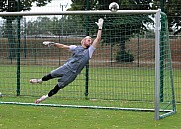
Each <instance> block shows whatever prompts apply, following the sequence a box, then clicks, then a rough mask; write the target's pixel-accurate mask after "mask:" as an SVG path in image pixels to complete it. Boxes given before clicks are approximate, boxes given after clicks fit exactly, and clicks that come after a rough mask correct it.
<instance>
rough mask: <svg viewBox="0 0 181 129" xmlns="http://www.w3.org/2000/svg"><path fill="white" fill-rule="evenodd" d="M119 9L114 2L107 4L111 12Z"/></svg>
mask: <svg viewBox="0 0 181 129" xmlns="http://www.w3.org/2000/svg"><path fill="white" fill-rule="evenodd" d="M118 9H119V4H118V3H116V2H112V3H110V4H109V10H111V12H117V11H118Z"/></svg>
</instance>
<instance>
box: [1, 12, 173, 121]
mask: <svg viewBox="0 0 181 129" xmlns="http://www.w3.org/2000/svg"><path fill="white" fill-rule="evenodd" d="M162 13H163V12H161V10H160V9H158V10H118V11H117V12H111V11H110V10H98V11H95V10H94V11H62V12H0V16H37V15H78V14H82V15H86V14H89V15H91V14H92V15H93V14H114V15H120V14H155V87H154V88H155V94H154V95H155V96H154V110H152V109H148V110H149V111H154V112H155V117H154V118H155V120H159V119H160V118H163V117H165V116H168V115H171V114H174V113H175V112H176V109H174V110H173V111H170V110H169V111H168V113H166V114H165V115H163V116H160V115H159V112H160V72H159V71H160V30H161V22H160V19H161V14H162ZM19 75H20V74H19ZM17 85H18V83H17ZM0 104H22V105H27V103H18V102H17V103H16V102H0ZM29 105H36V104H32V103H29ZM36 106H37V105H36ZM39 106H50V105H49V104H39ZM51 106H55V107H56V106H62V107H72V106H73V107H77V108H81V107H83V108H85V107H86V108H87V106H78V105H51ZM89 108H100V109H105V108H104V107H98V106H90V107H89ZM108 108H109V109H111V107H108ZM119 110H135V109H132V108H125V109H123V108H120V109H119ZM136 110H139V109H136ZM148 110H145V111H148ZM139 111H140V110H139Z"/></svg>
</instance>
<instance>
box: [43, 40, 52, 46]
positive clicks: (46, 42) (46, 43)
mask: <svg viewBox="0 0 181 129" xmlns="http://www.w3.org/2000/svg"><path fill="white" fill-rule="evenodd" d="M43 44H44V45H46V46H48V47H51V46H53V45H54V44H55V42H50V41H44V42H43Z"/></svg>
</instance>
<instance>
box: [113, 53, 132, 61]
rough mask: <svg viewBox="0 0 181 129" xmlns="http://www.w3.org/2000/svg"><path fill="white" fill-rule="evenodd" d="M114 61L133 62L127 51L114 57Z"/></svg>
mask: <svg viewBox="0 0 181 129" xmlns="http://www.w3.org/2000/svg"><path fill="white" fill-rule="evenodd" d="M116 61H117V62H133V61H134V56H133V54H131V53H130V52H129V51H128V52H126V51H123V52H120V51H119V52H118V53H117V56H116Z"/></svg>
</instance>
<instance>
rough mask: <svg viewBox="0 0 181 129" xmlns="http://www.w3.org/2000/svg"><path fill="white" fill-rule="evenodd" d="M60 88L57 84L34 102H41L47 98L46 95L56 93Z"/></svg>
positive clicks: (49, 95)
mask: <svg viewBox="0 0 181 129" xmlns="http://www.w3.org/2000/svg"><path fill="white" fill-rule="evenodd" d="M60 89H61V88H60V87H59V86H58V84H57V85H56V86H55V87H54V88H53V89H52V90H50V92H49V93H48V94H47V95H43V96H42V97H41V98H39V99H37V100H36V101H35V103H37V104H38V103H40V102H42V101H43V100H45V99H47V98H48V97H51V96H53V95H54V94H56V93H57V92H58V91H59V90H60Z"/></svg>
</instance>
